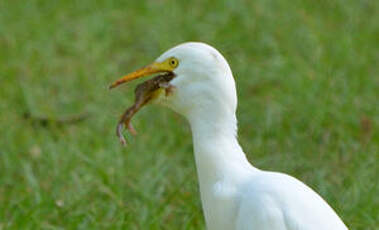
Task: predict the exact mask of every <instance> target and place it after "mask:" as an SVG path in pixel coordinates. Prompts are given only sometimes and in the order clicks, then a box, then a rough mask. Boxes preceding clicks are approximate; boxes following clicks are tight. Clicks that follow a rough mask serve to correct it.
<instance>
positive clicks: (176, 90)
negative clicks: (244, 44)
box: [111, 42, 237, 119]
mask: <svg viewBox="0 0 379 230" xmlns="http://www.w3.org/2000/svg"><path fill="white" fill-rule="evenodd" d="M157 73H158V74H159V73H165V74H171V75H173V76H174V77H173V78H172V80H171V81H169V82H168V87H171V88H172V90H170V91H171V92H172V93H169V94H166V93H164V91H163V90H160V91H159V90H157V92H158V91H159V93H157V94H156V95H157V96H155V97H154V99H153V102H155V103H158V104H163V105H166V106H168V107H170V108H172V109H173V110H174V111H176V112H178V113H180V114H182V115H184V116H185V117H187V118H188V119H191V118H192V117H194V116H210V117H211V116H214V115H215V114H220V113H228V114H229V113H230V114H233V115H234V113H235V110H236V106H237V97H236V89H235V83H234V79H233V76H232V72H231V70H230V67H229V65H228V63H227V62H226V60H225V59H224V57H223V56H222V55H221V54H220V53H219V52H218V51H217V50H216V49H215V48H213V47H211V46H209V45H207V44H204V43H199V42H188V43H184V44H180V45H178V46H176V47H173V48H171V49H169V50H168V51H166V52H165V53H163V54H162V55H161V56H160V57H158V58H157V59H156V60H155V61H154V62H153V63H152V64H149V65H147V66H145V67H143V68H141V69H139V70H137V71H135V72H133V73H130V74H128V75H126V76H124V77H122V78H121V79H119V80H118V81H116V82H115V83H113V84H112V85H111V88H113V87H116V86H117V85H119V84H122V83H124V82H128V81H131V80H134V79H137V78H140V77H145V76H149V75H152V74H157Z"/></svg>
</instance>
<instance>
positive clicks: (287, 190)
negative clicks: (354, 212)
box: [111, 42, 347, 230]
mask: <svg viewBox="0 0 379 230" xmlns="http://www.w3.org/2000/svg"><path fill="white" fill-rule="evenodd" d="M157 73H158V74H162V73H163V74H171V75H172V76H173V78H172V79H170V81H169V82H167V84H163V85H162V87H170V88H171V90H170V91H171V93H170V94H167V93H163V92H162V90H161V91H160V92H161V93H157V94H158V95H155V96H154V98H152V99H151V100H152V101H154V102H156V103H159V104H162V105H165V106H167V107H169V108H171V109H173V110H174V111H176V112H177V113H179V114H181V115H183V116H184V117H185V118H186V119H187V120H188V121H189V123H190V126H191V131H192V136H193V145H194V154H195V161H196V168H197V174H198V180H199V185H200V195H201V202H202V207H203V210H204V215H205V221H206V225H207V228H208V229H209V230H223V229H225V230H233V229H236V230H327V229H328V230H345V229H347V227H346V226H345V224H344V223H343V222H342V220H341V219H340V218H339V217H338V215H337V214H336V213H335V211H334V210H333V209H332V208H331V207H330V206H329V205H328V204H327V203H326V202H325V201H324V200H323V199H322V198H321V197H320V196H319V195H318V194H317V193H316V192H314V191H313V190H312V189H311V188H309V187H308V186H306V185H305V184H304V183H302V182H301V181H299V180H297V179H295V178H294V177H291V176H289V175H286V174H283V173H278V172H270V171H264V170H261V169H258V168H256V167H254V166H252V165H251V164H250V163H249V162H248V160H247V158H246V156H245V153H244V152H243V150H242V148H241V147H240V145H239V143H238V140H237V119H236V108H237V95H236V87H235V82H234V78H233V75H232V71H231V69H230V67H229V65H228V63H227V61H226V60H225V59H224V57H223V56H222V55H221V54H220V53H219V52H218V51H217V50H216V49H215V48H213V47H211V46H209V45H207V44H204V43H198V42H189V43H184V44H180V45H178V46H176V47H174V48H171V49H170V50H168V51H166V52H165V53H163V54H162V55H161V56H160V57H158V58H157V59H156V61H155V62H154V63H152V64H150V65H147V66H145V67H143V68H141V69H139V70H137V71H135V72H133V73H131V74H128V75H126V76H124V77H122V78H121V79H120V80H118V81H116V82H115V83H114V84H112V85H111V88H113V87H115V86H117V85H119V84H122V83H124V82H127V81H130V80H133V79H137V78H140V77H144V76H149V75H152V74H157Z"/></svg>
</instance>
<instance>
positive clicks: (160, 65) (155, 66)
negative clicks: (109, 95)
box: [109, 61, 173, 89]
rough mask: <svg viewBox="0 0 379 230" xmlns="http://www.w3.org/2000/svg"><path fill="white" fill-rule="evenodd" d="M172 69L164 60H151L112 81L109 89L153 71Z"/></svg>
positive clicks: (169, 70) (159, 71)
mask: <svg viewBox="0 0 379 230" xmlns="http://www.w3.org/2000/svg"><path fill="white" fill-rule="evenodd" d="M172 70H173V68H172V67H171V66H170V65H169V63H168V62H166V61H164V62H153V63H152V64H150V65H147V66H145V67H142V68H140V69H138V70H136V71H134V72H132V73H130V74H127V75H125V76H123V77H121V78H120V79H118V80H117V81H115V82H114V83H112V84H111V85H110V86H109V89H113V88H115V87H117V86H119V85H121V84H123V83H125V82H129V81H132V80H134V79H137V78H141V77H145V76H149V75H151V74H154V73H162V72H171V71H172Z"/></svg>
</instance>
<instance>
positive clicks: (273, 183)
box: [236, 171, 347, 230]
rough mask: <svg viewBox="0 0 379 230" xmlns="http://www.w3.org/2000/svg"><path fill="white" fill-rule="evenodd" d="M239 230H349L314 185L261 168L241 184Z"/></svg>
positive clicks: (237, 222) (238, 216) (237, 227)
mask: <svg viewBox="0 0 379 230" xmlns="http://www.w3.org/2000/svg"><path fill="white" fill-rule="evenodd" d="M240 194H243V195H241V197H240V205H239V211H238V214H237V220H236V224H237V226H236V229H237V230H255V229H259V230H266V229H267V230H269V229H270V230H273V229H275V230H316V229H317V230H346V229H347V227H346V226H345V225H344V223H343V222H342V221H341V219H340V218H339V217H338V216H337V214H336V213H335V212H334V210H333V209H332V208H331V207H330V206H329V205H328V204H327V203H326V202H325V201H324V200H323V199H322V198H321V197H320V196H319V195H318V194H317V193H316V192H314V191H313V190H312V189H311V188H309V187H308V186H306V185H305V184H304V183H302V182H301V181H299V180H297V179H295V178H293V177H291V176H288V175H286V174H282V173H274V172H264V171H261V172H259V173H257V174H256V175H254V176H252V177H251V178H250V179H249V181H248V182H247V183H246V184H245V185H244V186H243V187H241V193H240Z"/></svg>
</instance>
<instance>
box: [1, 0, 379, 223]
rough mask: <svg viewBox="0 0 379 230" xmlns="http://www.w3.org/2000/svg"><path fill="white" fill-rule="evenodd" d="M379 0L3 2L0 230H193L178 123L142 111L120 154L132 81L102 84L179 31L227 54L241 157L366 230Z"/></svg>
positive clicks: (377, 140)
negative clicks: (295, 183) (291, 179)
mask: <svg viewBox="0 0 379 230" xmlns="http://www.w3.org/2000/svg"><path fill="white" fill-rule="evenodd" d="M378 5H379V4H378V1H370V0H366V1H364V0H362V1H353V0H333V1H326V0H320V1H300V0H294V1H272V0H257V1H242V0H238V1H226V0H224V1H209V2H206V1H200V0H197V1H173V2H169V1H164V0H160V1H158V0H157V1H153V0H151V1H116V0H102V1H89V0H81V1H47V0H46V1H43V0H30V1H16V0H13V1H11V0H3V1H0V87H1V90H0V135H1V136H0V229H1V230H4V229H204V219H203V215H202V211H201V204H200V199H199V191H198V187H197V176H196V171H195V164H194V159H193V155H192V143H191V133H190V130H189V126H188V124H187V122H186V121H185V120H184V119H183V118H181V117H180V116H179V115H177V114H174V113H173V112H171V111H168V110H166V109H164V108H160V107H157V106H149V107H146V108H145V109H144V110H142V111H141V112H140V113H139V114H138V115H137V116H136V117H135V119H134V125H135V127H136V128H137V130H138V131H139V135H138V136H137V137H135V138H131V137H129V139H130V145H129V146H128V147H127V148H122V147H121V146H120V145H119V143H118V140H117V138H116V136H115V125H116V123H117V120H118V118H119V116H120V115H121V113H122V112H123V110H124V109H125V108H126V107H127V106H128V105H130V104H131V103H132V100H133V93H132V90H133V88H134V85H135V84H136V83H134V84H132V85H131V86H129V87H128V86H126V87H122V88H120V89H117V90H115V91H112V92H110V91H108V90H107V86H108V85H109V83H111V82H112V81H113V80H115V79H116V78H117V77H119V76H120V75H122V74H124V73H126V72H129V71H131V70H134V69H135V68H137V67H140V66H142V65H145V64H147V63H149V62H151V61H152V60H153V59H154V58H156V57H157V56H158V55H160V54H161V53H162V52H164V51H165V50H167V49H168V48H170V47H172V46H174V45H176V44H179V43H181V42H185V41H189V40H196V41H203V42H206V43H209V44H211V45H213V46H214V47H216V48H217V49H218V50H220V51H221V52H222V53H223V54H224V56H225V57H226V59H227V60H228V61H229V63H230V65H231V67H232V69H233V71H234V76H235V78H236V82H237V86H238V96H239V109H238V119H239V127H240V129H239V137H240V138H239V139H240V142H241V145H242V146H243V147H244V149H245V152H246V153H247V155H248V158H249V159H250V160H251V162H252V163H253V164H254V165H255V166H257V167H259V168H262V169H267V170H275V171H281V172H286V173H289V174H291V175H293V176H296V177H297V178H299V179H300V180H302V181H304V182H305V183H306V184H308V185H309V186H311V187H312V188H313V189H315V190H316V191H317V192H318V193H320V194H321V195H322V196H323V197H324V198H325V199H326V200H327V201H328V202H329V203H330V204H331V205H332V206H333V207H334V209H335V210H336V211H337V213H338V214H339V215H340V216H341V217H342V219H343V220H344V222H345V223H346V224H347V225H348V226H349V228H350V229H362V230H363V229H377V227H378V225H379V220H378V216H379V211H378V210H379V198H378V194H379V188H378V171H379V170H378V162H379V155H378V152H379V148H378V147H379V134H378V129H379V111H378V108H379V93H378V92H379V76H378V73H379V71H378V63H379V56H378V46H379V45H378V44H379V43H378V37H379V14H378V10H379V7H378ZM82 112H86V113H88V114H89V115H90V117H89V118H88V119H86V120H85V121H83V122H80V123H75V124H65V125H60V124H57V123H54V122H53V123H51V124H50V125H48V126H44V125H41V124H38V123H36V122H32V121H31V120H30V119H25V118H24V115H23V114H25V113H30V114H31V115H32V116H33V117H40V116H46V117H48V118H49V119H51V120H56V119H59V118H61V117H66V116H71V115H75V114H79V113H82Z"/></svg>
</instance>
